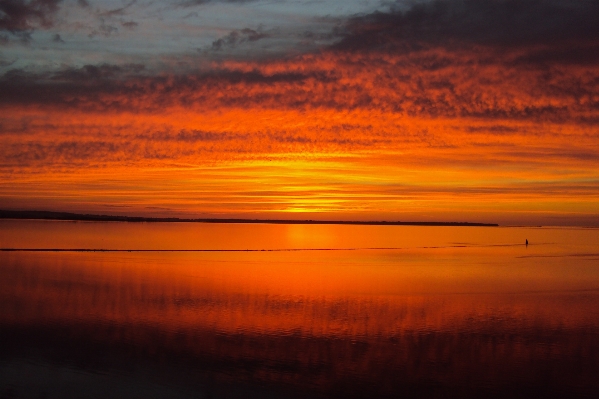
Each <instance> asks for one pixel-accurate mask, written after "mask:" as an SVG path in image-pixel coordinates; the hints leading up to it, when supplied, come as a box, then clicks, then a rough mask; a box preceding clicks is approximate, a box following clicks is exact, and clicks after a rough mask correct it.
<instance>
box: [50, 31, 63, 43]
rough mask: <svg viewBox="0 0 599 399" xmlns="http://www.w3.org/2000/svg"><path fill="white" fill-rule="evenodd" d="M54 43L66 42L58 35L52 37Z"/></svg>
mask: <svg viewBox="0 0 599 399" xmlns="http://www.w3.org/2000/svg"><path fill="white" fill-rule="evenodd" d="M52 41H53V42H54V43H64V40H62V38H61V37H60V35H59V34H58V33H56V34H55V35H54V36H52Z"/></svg>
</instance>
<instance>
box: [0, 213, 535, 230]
mask: <svg viewBox="0 0 599 399" xmlns="http://www.w3.org/2000/svg"><path fill="white" fill-rule="evenodd" d="M0 219H21V220H23V219H28V220H64V221H88V222H133V223H142V222H149V223H177V222H179V223H223V224H228V223H247V224H343V225H373V226H376V225H387V226H473V227H499V224H497V223H481V222H439V221H432V222H425V221H409V222H406V221H385V220H371V221H360V220H313V219H309V220H298V219H249V218H178V217H145V216H116V215H98V214H80V213H72V212H55V211H34V210H31V211H11V210H0ZM535 227H540V226H535Z"/></svg>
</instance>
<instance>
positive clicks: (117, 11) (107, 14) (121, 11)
mask: <svg viewBox="0 0 599 399" xmlns="http://www.w3.org/2000/svg"><path fill="white" fill-rule="evenodd" d="M135 3H137V0H131V1H130V2H129V3H128V4H126V5H124V6H123V7H119V8H114V9H112V10H108V11H104V12H101V13H100V16H102V17H112V16H115V15H123V14H124V13H125V11H126V10H127V9H128V8H129V7H131V6H132V5H134V4H135Z"/></svg>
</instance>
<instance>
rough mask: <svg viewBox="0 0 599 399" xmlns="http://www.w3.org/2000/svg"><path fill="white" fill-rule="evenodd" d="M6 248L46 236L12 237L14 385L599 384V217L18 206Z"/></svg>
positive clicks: (245, 392) (150, 389) (458, 393)
mask: <svg viewBox="0 0 599 399" xmlns="http://www.w3.org/2000/svg"><path fill="white" fill-rule="evenodd" d="M525 239H528V240H529V242H530V245H529V246H528V247H526V246H525V245H523V244H524V241H525ZM0 248H4V249H30V250H28V251H2V252H0V397H2V398H13V397H14V398H18V397H25V398H29V397H35V398H38V397H45V398H65V397H86V398H105V397H127V398H129V397H131V398H152V397H190V398H191V397H194V398H197V397H200V398H201V397H205V398H237V397H260V398H262V397H264V398H279V397H281V398H295V397H307V398H313V397H316V398H318V397H323V398H328V397H332V398H352V397H365V398H377V397H425V398H426V397H431V398H435V397H443V398H447V397H449V398H451V397H459V398H474V397H476V398H479V397H506V398H508V397H509V398H517V397H556V398H557V397H574V398H576V397H589V398H590V397H596V394H597V392H599V379H598V378H597V376H598V375H599V230H597V229H573V228H572V229H569V228H553V229H552V228H482V227H481V228H479V227H417V226H338V225H337V226H335V225H326V226H324V225H323V226H318V225H243V224H238V225H234V224H227V225H218V224H186V223H170V224H168V223H166V224H165V223H140V224H136V223H95V222H52V221H11V220H3V221H0ZM35 249H43V251H36V250H35ZM52 249H63V250H64V249H68V250H73V251H62V252H57V251H50V250H52ZM32 250H33V251H32ZM76 250H83V251H76ZM89 250H108V251H104V252H102V251H95V252H93V251H89ZM110 250H118V251H110ZM140 250H165V251H161V252H144V251H140ZM174 250H194V251H195V252H194V251H189V252H174ZM214 250H217V251H214ZM246 250H247V251H246ZM129 251H131V252H129Z"/></svg>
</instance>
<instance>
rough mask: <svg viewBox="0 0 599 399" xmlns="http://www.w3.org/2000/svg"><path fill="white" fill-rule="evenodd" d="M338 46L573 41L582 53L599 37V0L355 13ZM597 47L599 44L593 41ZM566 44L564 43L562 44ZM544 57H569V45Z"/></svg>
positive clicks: (455, 2) (458, 0)
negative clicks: (368, 13)
mask: <svg viewBox="0 0 599 399" xmlns="http://www.w3.org/2000/svg"><path fill="white" fill-rule="evenodd" d="M343 36H344V37H343V38H342V40H341V41H340V42H338V43H337V44H336V45H335V48H337V49H341V50H353V51H357V50H376V49H395V50H398V49H399V50H401V49H403V50H409V51H411V50H418V49H420V48H422V47H423V46H424V47H426V46H431V45H433V46H436V45H443V46H472V45H485V46H496V47H507V48H517V47H522V46H534V45H546V46H554V45H555V44H556V43H573V44H575V45H576V46H577V48H576V50H574V54H573V55H574V57H578V58H582V59H583V61H584V59H585V57H584V56H583V55H582V52H583V51H584V48H586V45H588V44H589V43H590V44H591V45H592V46H595V43H597V42H598V41H599V2H598V1H596V0H580V1H557V0H437V1H432V2H428V3H417V4H415V5H413V6H412V7H411V8H409V9H408V10H405V11H400V10H397V9H393V8H392V9H391V11H389V12H386V13H384V12H376V13H373V14H370V15H365V16H359V17H355V18H352V19H350V20H349V21H348V22H347V24H346V26H345V33H344V34H343ZM593 48H595V47H593ZM562 50H563V49H562ZM539 56H540V57H545V58H547V59H551V58H552V57H553V58H555V57H558V58H559V57H562V58H566V59H569V56H570V54H567V52H566V51H562V52H561V56H560V55H558V54H555V55H552V54H546V53H541V54H540V55H539Z"/></svg>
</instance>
